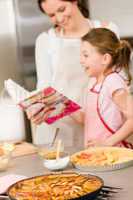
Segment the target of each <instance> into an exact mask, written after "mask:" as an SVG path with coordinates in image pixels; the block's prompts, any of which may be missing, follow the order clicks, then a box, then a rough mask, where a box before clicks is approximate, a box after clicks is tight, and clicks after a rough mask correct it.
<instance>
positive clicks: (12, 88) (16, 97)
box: [4, 79, 38, 104]
mask: <svg viewBox="0 0 133 200" xmlns="http://www.w3.org/2000/svg"><path fill="white" fill-rule="evenodd" d="M4 87H5V89H6V90H7V92H8V93H9V95H10V97H11V98H12V100H13V101H14V103H16V104H18V103H19V102H20V101H22V100H24V99H26V98H28V97H30V96H31V95H33V94H35V93H37V92H38V91H37V90H35V91H32V92H29V91H28V90H26V89H24V88H23V87H21V86H20V85H19V84H17V83H16V82H15V81H13V80H12V79H8V80H5V81H4Z"/></svg>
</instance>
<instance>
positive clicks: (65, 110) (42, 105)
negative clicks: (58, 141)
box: [19, 87, 81, 124]
mask: <svg viewBox="0 0 133 200" xmlns="http://www.w3.org/2000/svg"><path fill="white" fill-rule="evenodd" d="M19 105H20V106H21V107H22V108H23V109H24V110H27V111H28V112H29V113H31V115H32V116H34V115H36V114H38V113H40V112H42V113H43V116H42V117H43V120H44V122H46V123H47V124H52V123H54V122H55V121H57V120H59V119H61V118H63V117H64V116H67V115H70V114H71V113H73V112H75V111H77V110H79V109H80V108H81V107H80V106H79V105H78V104H77V103H75V102H74V101H72V100H70V99H69V98H67V97H66V96H64V95H63V94H61V93H59V92H58V91H57V90H56V89H54V88H52V87H47V88H45V89H43V90H42V91H40V92H37V93H36V94H34V95H32V96H30V97H28V98H26V99H24V100H22V101H21V102H20V103H19Z"/></svg>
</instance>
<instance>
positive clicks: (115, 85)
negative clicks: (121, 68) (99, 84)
mask: <svg viewBox="0 0 133 200" xmlns="http://www.w3.org/2000/svg"><path fill="white" fill-rule="evenodd" d="M106 85H107V90H108V92H109V95H110V97H112V95H113V93H114V92H115V91H117V90H119V89H123V90H126V89H127V85H126V83H125V81H124V79H123V78H122V77H120V76H119V75H118V74H112V75H110V76H108V77H107V80H106Z"/></svg>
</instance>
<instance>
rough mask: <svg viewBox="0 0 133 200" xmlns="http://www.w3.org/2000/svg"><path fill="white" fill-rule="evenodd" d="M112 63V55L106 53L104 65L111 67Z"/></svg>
mask: <svg viewBox="0 0 133 200" xmlns="http://www.w3.org/2000/svg"><path fill="white" fill-rule="evenodd" d="M111 62H112V57H111V55H110V54H109V53H105V54H104V55H103V61H102V64H103V65H104V66H109V65H110V63H111Z"/></svg>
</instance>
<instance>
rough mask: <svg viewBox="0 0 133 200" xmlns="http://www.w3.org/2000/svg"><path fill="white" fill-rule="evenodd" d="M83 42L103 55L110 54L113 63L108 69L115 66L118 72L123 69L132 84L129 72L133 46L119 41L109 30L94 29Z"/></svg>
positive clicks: (84, 37)
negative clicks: (132, 47)
mask: <svg viewBox="0 0 133 200" xmlns="http://www.w3.org/2000/svg"><path fill="white" fill-rule="evenodd" d="M82 41H87V42H89V43H90V44H91V45H92V46H94V47H96V48H97V50H98V52H99V53H101V54H105V53H108V54H110V55H111V57H112V62H111V63H110V65H109V66H108V69H109V68H112V67H113V66H115V67H116V68H115V70H116V71H118V70H121V68H123V69H124V70H125V72H126V74H127V76H128V80H129V83H130V82H131V74H130V71H129V66H130V57H131V46H130V44H129V43H128V41H126V40H119V39H118V38H117V36H116V34H115V33H114V32H112V31H111V30H109V29H107V28H94V29H92V30H91V31H90V32H89V33H87V34H86V35H85V36H83V37H82Z"/></svg>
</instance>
